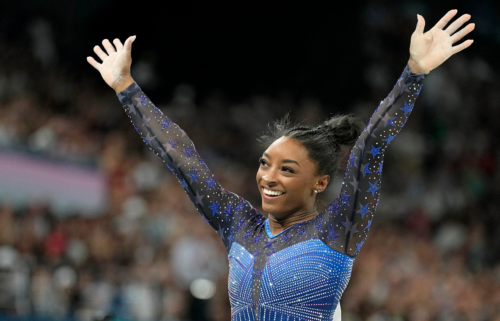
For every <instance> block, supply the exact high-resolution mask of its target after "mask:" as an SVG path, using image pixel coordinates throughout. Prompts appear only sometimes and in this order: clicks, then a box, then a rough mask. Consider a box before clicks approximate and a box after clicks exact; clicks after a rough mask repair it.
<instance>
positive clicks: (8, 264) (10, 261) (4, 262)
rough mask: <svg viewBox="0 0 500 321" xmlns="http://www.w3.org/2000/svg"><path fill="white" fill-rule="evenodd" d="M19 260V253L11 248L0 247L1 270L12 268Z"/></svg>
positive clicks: (6, 246)
mask: <svg viewBox="0 0 500 321" xmlns="http://www.w3.org/2000/svg"><path fill="white" fill-rule="evenodd" d="M16 259H17V251H16V250H15V249H14V248H12V247H11V246H8V245H4V246H2V247H0V268H5V269H8V268H12V267H13V266H14V263H15V261H16Z"/></svg>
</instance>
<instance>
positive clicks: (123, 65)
mask: <svg viewBox="0 0 500 321" xmlns="http://www.w3.org/2000/svg"><path fill="white" fill-rule="evenodd" d="M134 40H135V37H130V38H128V39H127V40H126V41H125V44H124V45H122V43H121V42H120V40H118V39H115V40H114V41H113V43H114V44H115V46H113V45H111V43H110V42H109V41H108V40H107V39H105V40H104V41H103V42H102V43H103V46H104V48H105V49H106V52H104V51H103V50H102V49H101V47H99V46H95V47H94V52H95V53H96V54H97V55H98V56H99V58H100V59H101V60H102V63H100V64H99V63H98V62H97V61H96V60H95V59H94V58H92V57H88V58H87V61H88V62H89V63H90V64H91V65H92V66H94V68H96V69H97V70H98V71H99V72H100V73H101V76H102V78H103V79H104V81H105V82H106V83H107V84H108V85H109V86H110V87H112V88H116V87H118V86H119V84H120V82H122V81H123V80H124V79H125V78H126V77H127V76H130V66H131V64H132V56H131V49H132V42H133V41H134Z"/></svg>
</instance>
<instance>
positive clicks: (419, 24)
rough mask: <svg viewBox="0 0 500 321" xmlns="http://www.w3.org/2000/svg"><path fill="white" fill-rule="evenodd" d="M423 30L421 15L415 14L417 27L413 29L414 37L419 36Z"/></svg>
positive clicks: (423, 24) (423, 20) (423, 21)
mask: <svg viewBox="0 0 500 321" xmlns="http://www.w3.org/2000/svg"><path fill="white" fill-rule="evenodd" d="M424 29H425V19H424V17H422V16H421V15H419V14H417V27H416V28H415V32H414V34H415V35H421V34H423V33H424Z"/></svg>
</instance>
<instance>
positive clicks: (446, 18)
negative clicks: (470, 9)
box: [434, 9, 457, 29]
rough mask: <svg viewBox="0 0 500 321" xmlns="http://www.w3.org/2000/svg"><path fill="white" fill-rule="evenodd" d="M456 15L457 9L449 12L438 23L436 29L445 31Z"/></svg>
mask: <svg viewBox="0 0 500 321" xmlns="http://www.w3.org/2000/svg"><path fill="white" fill-rule="evenodd" d="M456 14H457V9H453V10H450V11H448V13H447V14H445V15H444V17H442V18H441V20H439V21H438V23H436V25H435V26H434V28H438V29H443V28H444V27H445V26H446V25H447V24H448V22H450V20H451V18H453V17H454V16H455V15H456Z"/></svg>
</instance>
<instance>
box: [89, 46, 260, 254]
mask: <svg viewBox="0 0 500 321" xmlns="http://www.w3.org/2000/svg"><path fill="white" fill-rule="evenodd" d="M134 39H135V37H130V38H128V39H127V40H126V41H125V44H124V45H122V44H121V42H120V40H118V39H115V40H114V41H113V43H114V44H115V46H113V45H111V43H110V42H109V41H108V40H104V41H103V46H104V48H105V49H106V52H107V53H105V52H104V51H103V50H102V49H101V48H100V47H99V46H96V47H95V48H94V51H95V53H96V54H97V55H98V56H99V58H100V59H101V60H102V63H101V64H99V63H98V62H96V61H95V60H94V59H93V58H92V57H89V58H87V60H88V62H89V63H90V64H91V65H92V66H94V67H95V68H96V69H97V70H99V72H100V73H101V75H102V77H103V79H104V80H105V81H106V83H107V84H108V85H109V86H110V87H112V88H113V89H114V90H115V91H116V92H117V94H118V98H119V99H120V101H121V103H122V105H123V108H124V109H125V112H126V113H127V115H128V116H129V118H130V119H131V122H132V124H133V126H134V128H135V130H136V131H137V133H138V134H139V135H140V137H141V138H142V140H143V141H144V142H145V144H146V145H147V146H149V148H150V149H151V150H152V151H153V152H154V153H155V154H156V155H157V156H158V157H160V158H161V159H162V160H163V162H164V163H165V164H166V166H167V167H168V169H170V171H172V173H173V174H174V175H175V176H176V177H177V179H178V180H179V183H180V184H181V185H182V187H183V188H184V190H185V191H186V193H187V194H188V196H189V198H190V199H191V201H192V202H193V204H194V205H195V206H196V208H197V209H198V211H199V212H200V213H201V214H202V216H203V217H204V218H205V220H206V221H207V222H208V223H209V224H210V225H211V226H212V227H213V228H214V229H215V230H216V231H217V232H218V233H219V235H220V236H221V238H222V240H223V242H224V243H225V245H226V247H227V248H229V247H230V245H231V243H232V239H233V232H235V233H236V232H238V230H239V229H240V228H241V226H242V224H252V222H255V223H259V222H262V221H263V218H262V216H261V215H260V214H259V213H258V212H257V211H256V210H255V209H254V208H253V207H252V206H251V205H250V204H249V203H248V202H247V201H245V200H243V199H242V198H240V197H239V196H237V195H236V194H234V193H231V192H228V191H226V190H225V189H223V188H222V187H221V186H220V184H219V183H218V182H217V181H216V180H215V179H214V178H213V175H212V174H211V172H210V170H209V169H208V167H207V166H206V164H205V163H204V162H203V160H202V159H201V158H200V156H199V155H198V152H197V151H196V149H195V147H194V144H193V142H192V141H191V140H190V139H189V137H188V136H187V135H186V133H185V132H184V131H183V130H182V129H181V128H180V127H179V126H178V125H176V124H175V123H174V122H172V121H171V120H170V119H169V118H168V117H167V116H165V115H164V114H163V113H162V112H161V111H160V110H159V109H158V108H157V107H156V106H155V105H154V104H153V103H152V102H151V101H150V100H149V98H148V97H147V96H146V95H145V94H144V93H143V92H142V90H141V88H140V87H139V86H138V85H137V84H136V83H135V82H134V80H133V79H132V77H131V76H130V64H131V62H132V59H131V48H132V42H133V41H134Z"/></svg>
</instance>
